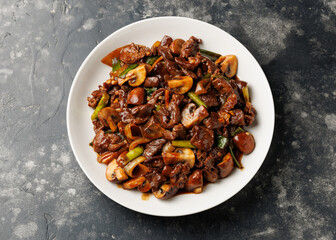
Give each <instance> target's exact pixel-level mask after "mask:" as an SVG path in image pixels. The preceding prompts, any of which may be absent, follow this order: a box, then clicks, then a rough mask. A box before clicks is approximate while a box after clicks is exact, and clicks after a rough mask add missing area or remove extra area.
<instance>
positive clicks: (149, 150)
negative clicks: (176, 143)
mask: <svg viewBox="0 0 336 240" xmlns="http://www.w3.org/2000/svg"><path fill="white" fill-rule="evenodd" d="M166 142H167V141H166V139H163V138H161V139H156V140H154V141H152V142H150V143H148V144H147V145H146V148H145V151H144V153H143V155H144V156H145V157H146V158H151V157H153V156H154V155H156V154H158V153H159V152H160V151H161V149H162V147H163V145H164V144H165V143H166Z"/></svg>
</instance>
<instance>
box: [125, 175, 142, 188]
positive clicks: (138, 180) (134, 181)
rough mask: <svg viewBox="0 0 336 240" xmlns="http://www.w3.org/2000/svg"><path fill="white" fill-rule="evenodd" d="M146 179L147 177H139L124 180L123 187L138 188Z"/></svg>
mask: <svg viewBox="0 0 336 240" xmlns="http://www.w3.org/2000/svg"><path fill="white" fill-rule="evenodd" d="M145 180H146V178H145V177H139V178H135V179H130V180H128V181H127V182H124V183H123V185H122V187H123V189H125V190H130V189H133V188H136V187H138V186H140V185H141V184H143V182H144V181H145Z"/></svg>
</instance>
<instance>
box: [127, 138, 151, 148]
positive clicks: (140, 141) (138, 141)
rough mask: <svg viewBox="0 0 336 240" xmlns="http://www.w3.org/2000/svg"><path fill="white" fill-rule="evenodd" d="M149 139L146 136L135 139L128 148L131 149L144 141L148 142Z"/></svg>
mask: <svg viewBox="0 0 336 240" xmlns="http://www.w3.org/2000/svg"><path fill="white" fill-rule="evenodd" d="M150 141H151V140H150V139H148V138H143V137H142V138H138V139H135V140H134V141H133V142H132V143H131V144H130V145H129V150H132V149H134V148H136V147H137V146H138V145H141V144H144V143H148V142H150Z"/></svg>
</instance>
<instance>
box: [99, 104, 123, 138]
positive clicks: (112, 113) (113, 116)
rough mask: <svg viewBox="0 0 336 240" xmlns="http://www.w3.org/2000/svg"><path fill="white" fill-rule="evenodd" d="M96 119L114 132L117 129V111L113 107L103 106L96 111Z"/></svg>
mask: <svg viewBox="0 0 336 240" xmlns="http://www.w3.org/2000/svg"><path fill="white" fill-rule="evenodd" d="M98 119H99V120H100V121H101V122H102V123H103V124H104V126H106V127H109V128H110V130H111V132H115V131H116V130H117V125H116V123H115V121H118V120H119V116H118V112H117V111H116V110H115V109H114V108H111V107H105V108H103V109H102V110H100V111H99V112H98ZM105 133H106V132H105Z"/></svg>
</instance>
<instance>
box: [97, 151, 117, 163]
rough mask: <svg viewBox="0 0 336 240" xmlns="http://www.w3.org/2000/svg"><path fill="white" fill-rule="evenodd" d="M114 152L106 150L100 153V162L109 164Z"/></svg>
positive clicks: (98, 159) (98, 158)
mask: <svg viewBox="0 0 336 240" xmlns="http://www.w3.org/2000/svg"><path fill="white" fill-rule="evenodd" d="M113 155H114V154H113V153H112V152H105V153H103V154H100V155H98V157H97V161H98V162H99V163H105V164H109V163H110V162H111V161H112V160H113V159H114V156H113Z"/></svg>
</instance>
